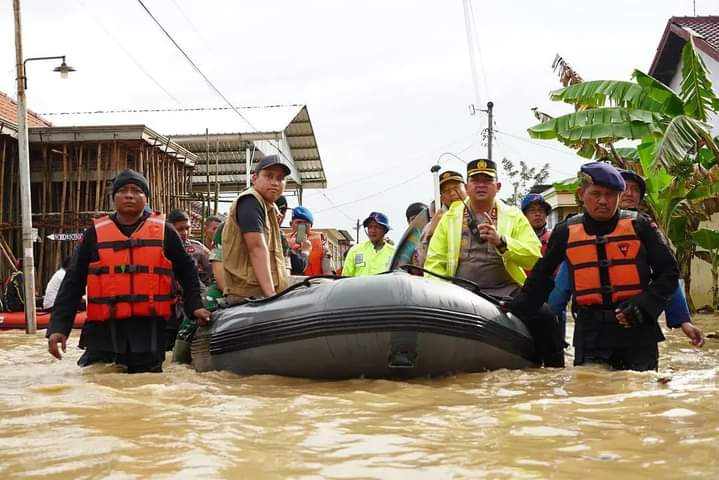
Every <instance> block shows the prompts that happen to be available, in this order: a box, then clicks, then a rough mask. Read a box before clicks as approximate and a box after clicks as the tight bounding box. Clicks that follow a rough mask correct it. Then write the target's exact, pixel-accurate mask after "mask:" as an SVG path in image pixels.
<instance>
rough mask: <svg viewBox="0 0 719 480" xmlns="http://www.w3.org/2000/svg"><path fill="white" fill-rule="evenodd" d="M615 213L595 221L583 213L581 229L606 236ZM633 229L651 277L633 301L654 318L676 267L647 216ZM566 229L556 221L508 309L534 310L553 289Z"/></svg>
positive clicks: (613, 224) (673, 283) (669, 294)
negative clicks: (645, 257) (522, 285)
mask: <svg viewBox="0 0 719 480" xmlns="http://www.w3.org/2000/svg"><path fill="white" fill-rule="evenodd" d="M618 221H619V212H617V214H616V215H615V216H614V218H612V219H611V220H608V221H605V222H599V221H596V220H594V219H592V218H591V217H590V216H589V215H587V214H585V215H584V216H583V224H584V229H585V230H586V231H587V233H588V234H589V235H607V234H609V233H611V232H612V231H613V230H614V229H615V228H616V226H617V222H618ZM634 228H635V230H636V232H637V236H639V239H640V241H641V242H642V245H643V246H644V249H645V251H646V253H647V262H648V263H649V267H650V268H651V279H650V282H649V286H648V287H647V289H646V290H645V291H644V292H643V293H641V294H640V295H638V296H637V297H635V298H634V299H633V301H634V302H635V304H636V305H637V306H638V307H639V308H640V309H641V310H642V312H643V313H644V314H646V315H647V316H649V317H651V318H657V317H658V316H659V314H660V313H661V312H662V310H664V308H665V306H666V304H667V302H668V301H669V299H670V298H671V297H672V295H673V294H674V292H675V291H676V289H677V281H678V278H679V267H678V265H677V262H676V260H675V259H674V255H672V252H671V250H669V247H668V246H667V244H666V241H665V240H664V237H663V236H662V234H661V233H660V232H659V230H658V229H657V226H656V224H654V223H653V222H652V221H651V219H649V218H647V217H645V216H642V215H639V216H638V217H637V218H636V219H635V220H634ZM568 239H569V228H568V226H567V223H566V222H563V223H560V224H558V225H557V226H556V227H555V229H554V230H553V231H552V236H551V237H550V238H549V243H548V245H547V252H546V254H545V256H544V257H543V258H541V259H539V261H538V262H537V264H536V265H535V266H534V269H533V270H532V275H531V276H530V277H529V278H528V279H527V282H526V283H525V284H524V287H523V288H522V290H521V292H520V293H519V295H518V296H517V297H516V298H515V299H514V301H513V302H512V311H513V312H515V313H516V314H518V315H520V316H521V315H524V314H528V313H531V312H532V311H536V310H537V309H538V308H539V307H540V306H541V305H542V303H544V302H545V301H546V300H547V298H548V297H549V294H550V292H551V291H552V289H553V288H554V279H553V277H554V272H555V271H556V269H557V267H558V266H559V264H561V263H562V261H563V260H564V259H565V253H566V250H567V241H568Z"/></svg>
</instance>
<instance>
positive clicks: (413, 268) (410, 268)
mask: <svg viewBox="0 0 719 480" xmlns="http://www.w3.org/2000/svg"><path fill="white" fill-rule="evenodd" d="M397 269H398V270H403V271H405V272H407V273H412V272H422V273H428V274H430V275H432V276H434V277H437V278H441V279H442V280H446V281H448V282H450V283H453V284H455V285H457V286H460V287H462V288H464V289H467V290H469V291H471V292H472V293H474V294H475V295H478V296H480V297H482V298H484V299H485V300H489V301H490V302H492V303H493V304H495V305H499V302H507V301H510V300H512V299H511V297H499V296H497V295H490V294H489V293H484V292H483V291H482V289H481V288H480V287H479V285H477V284H476V283H474V282H473V281H471V280H467V279H466V278H462V277H452V276H449V275H442V274H440V273H435V272H433V271H431V270H427V269H426V268H422V267H418V266H417V265H410V264H405V265H400V266H398V267H397ZM391 272H392V270H389V271H387V272H383V273H381V274H380V275H382V274H385V273H391Z"/></svg>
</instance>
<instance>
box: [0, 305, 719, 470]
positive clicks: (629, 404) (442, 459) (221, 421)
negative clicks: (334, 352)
mask: <svg viewBox="0 0 719 480" xmlns="http://www.w3.org/2000/svg"><path fill="white" fill-rule="evenodd" d="M695 322H696V323H697V324H699V325H700V326H702V327H703V328H704V330H705V331H717V330H719V317H717V316H707V315H704V316H699V317H698V318H696V319H695ZM43 334H44V331H43V332H39V333H38V334H37V335H25V334H24V333H22V332H0V369H2V374H1V375H2V377H1V378H2V383H0V447H1V451H0V477H1V478H43V479H50V478H73V479H75V478H110V479H125V478H128V479H129V478H202V479H207V478H252V479H257V478H342V479H349V478H412V479H423V478H431V479H436V478H568V479H576V478H582V479H589V478H597V479H612V478H615V479H617V480H619V479H622V480H625V479H633V478H637V479H639V478H652V479H671V478H676V479H686V478H691V477H697V478H703V479H709V478H719V340H718V339H709V340H708V341H707V345H706V346H705V347H704V348H702V349H700V350H697V349H695V348H693V347H691V346H689V345H688V344H687V341H686V338H685V337H684V336H683V335H682V333H681V331H677V330H674V331H672V332H667V339H668V340H667V341H666V342H664V343H663V344H661V347H660V355H661V360H660V371H659V372H658V373H657V372H650V373H637V372H612V371H609V370H606V369H603V368H599V367H582V368H571V367H570V368H566V369H563V370H555V369H548V370H541V369H533V370H524V371H507V370H502V371H495V372H487V373H478V374H471V375H459V376H453V377H447V378H440V379H425V380H420V381H411V382H395V381H384V380H352V381H340V382H338V381H332V382H330V381H312V380H300V379H289V378H281V377H272V376H254V377H240V376H237V375H234V374H230V373H224V372H213V373H204V374H199V373H196V372H194V370H192V369H191V368H188V367H186V366H180V365H172V364H169V363H166V366H165V372H164V373H162V374H140V375H126V374H123V373H120V372H119V370H118V369H117V368H116V367H113V366H93V367H90V368H87V369H84V370H81V369H80V368H78V367H77V366H76V365H75V361H76V360H77V358H78V357H79V355H80V350H78V349H77V337H78V335H77V332H73V335H72V337H71V338H70V341H69V343H68V355H67V356H66V357H65V358H64V359H63V360H62V361H55V360H53V359H52V358H51V357H50V356H49V355H48V354H47V353H46V342H45V339H44V337H43ZM568 363H569V364H571V356H568ZM662 377H665V378H670V380H669V381H668V382H667V383H662V382H660V381H658V380H659V379H660V378H662Z"/></svg>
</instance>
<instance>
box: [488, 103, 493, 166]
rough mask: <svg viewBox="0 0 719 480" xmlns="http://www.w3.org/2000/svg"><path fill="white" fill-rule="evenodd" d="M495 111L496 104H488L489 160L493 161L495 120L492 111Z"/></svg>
mask: <svg viewBox="0 0 719 480" xmlns="http://www.w3.org/2000/svg"><path fill="white" fill-rule="evenodd" d="M493 109H494V103H492V102H487V117H488V122H489V123H488V125H487V159H488V160H490V161H491V160H492V140H493V139H494V119H493V115H492V110H493Z"/></svg>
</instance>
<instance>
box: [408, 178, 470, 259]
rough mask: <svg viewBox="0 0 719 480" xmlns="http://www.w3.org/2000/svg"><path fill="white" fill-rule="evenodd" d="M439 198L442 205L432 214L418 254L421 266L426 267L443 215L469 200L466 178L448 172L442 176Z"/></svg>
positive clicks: (424, 231) (423, 233)
mask: <svg viewBox="0 0 719 480" xmlns="http://www.w3.org/2000/svg"><path fill="white" fill-rule="evenodd" d="M439 198H440V201H441V202H442V205H440V208H439V209H437V210H436V211H435V212H434V214H432V220H431V221H430V222H429V223H428V224H427V226H426V227H425V228H424V230H423V231H422V240H421V244H420V247H419V248H418V252H417V253H418V259H417V262H418V263H419V265H420V266H422V265H424V261H425V259H426V257H427V249H428V248H429V241H430V240H431V239H432V235H434V231H435V229H436V228H437V225H438V224H439V221H440V220H441V219H442V215H444V214H445V212H446V211H447V210H448V209H449V207H450V206H451V205H452V204H453V203H454V202H457V201H464V200H465V199H466V198H467V190H466V189H465V183H464V177H463V176H462V174H461V173H459V172H455V171H452V170H446V171H444V172H442V173H441V174H440V176H439ZM432 204H433V205H434V202H432Z"/></svg>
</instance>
